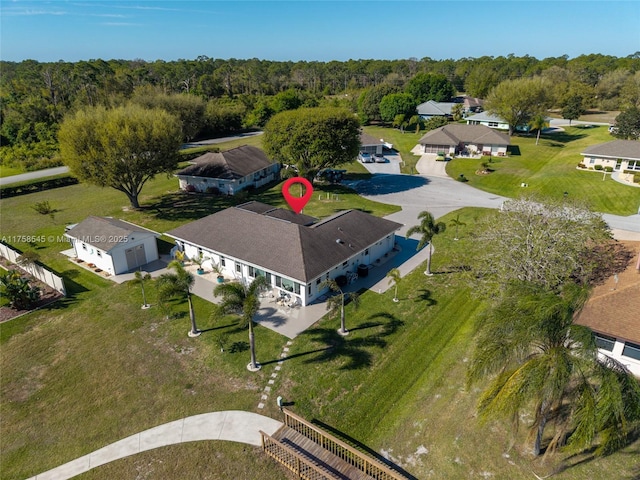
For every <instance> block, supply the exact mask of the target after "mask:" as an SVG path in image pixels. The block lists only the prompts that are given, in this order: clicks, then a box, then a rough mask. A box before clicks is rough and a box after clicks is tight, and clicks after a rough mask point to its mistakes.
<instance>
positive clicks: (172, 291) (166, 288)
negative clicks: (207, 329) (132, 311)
mask: <svg viewBox="0 0 640 480" xmlns="http://www.w3.org/2000/svg"><path fill="white" fill-rule="evenodd" d="M168 268H171V269H173V270H175V273H164V274H162V275H160V277H158V300H159V301H160V303H163V302H165V301H166V300H168V299H169V298H172V297H176V296H180V297H183V298H186V299H187V302H188V303H189V320H191V330H190V331H189V336H190V337H197V336H198V335H200V334H201V333H202V332H201V331H200V330H198V327H197V326H196V315H195V312H194V310H193V302H192V301H191V288H193V283H194V282H195V279H194V277H193V274H192V273H190V272H188V271H187V270H185V268H184V267H183V266H182V264H181V263H180V261H178V260H173V261H171V262H170V263H169V265H168Z"/></svg>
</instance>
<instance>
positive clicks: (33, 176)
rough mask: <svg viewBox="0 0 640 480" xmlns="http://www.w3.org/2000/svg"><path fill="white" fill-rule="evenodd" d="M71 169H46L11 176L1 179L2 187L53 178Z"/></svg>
mask: <svg viewBox="0 0 640 480" xmlns="http://www.w3.org/2000/svg"><path fill="white" fill-rule="evenodd" d="M68 171H69V167H54V168H45V169H44V170H38V171H35V172H28V173H21V174H20V175H11V176H9V177H2V178H0V185H10V184H12V183H19V182H26V181H28V180H37V179H38V178H46V177H53V176H54V175H61V174H63V173H67V172H68Z"/></svg>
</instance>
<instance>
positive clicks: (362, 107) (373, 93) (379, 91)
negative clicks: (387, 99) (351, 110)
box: [358, 83, 398, 123]
mask: <svg viewBox="0 0 640 480" xmlns="http://www.w3.org/2000/svg"><path fill="white" fill-rule="evenodd" d="M397 92H398V89H397V88H396V87H394V86H392V85H388V84H386V83H381V84H380V85H376V86H375V87H371V88H367V89H365V90H364V91H363V92H362V93H361V94H360V96H359V97H358V114H359V115H360V117H361V119H363V120H364V122H363V123H368V122H370V121H372V120H382V117H381V116H380V102H381V101H382V99H383V98H384V96H385V95H389V94H391V93H397Z"/></svg>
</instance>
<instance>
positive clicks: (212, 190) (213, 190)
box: [206, 187, 220, 195]
mask: <svg viewBox="0 0 640 480" xmlns="http://www.w3.org/2000/svg"><path fill="white" fill-rule="evenodd" d="M206 192H207V193H211V194H214V195H218V194H219V193H220V190H219V189H218V187H207V190H206Z"/></svg>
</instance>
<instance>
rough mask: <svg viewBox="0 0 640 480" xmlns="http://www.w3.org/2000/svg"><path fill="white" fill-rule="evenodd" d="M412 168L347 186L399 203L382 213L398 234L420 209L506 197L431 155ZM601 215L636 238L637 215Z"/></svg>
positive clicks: (491, 204) (494, 203)
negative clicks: (454, 174)
mask: <svg viewBox="0 0 640 480" xmlns="http://www.w3.org/2000/svg"><path fill="white" fill-rule="evenodd" d="M416 169H417V170H418V172H419V173H420V175H393V174H391V175H384V174H377V175H374V176H373V177H372V178H371V179H370V180H367V181H357V182H351V183H350V186H352V187H353V188H355V190H356V191H357V192H358V193H359V194H360V195H362V196H364V197H365V198H369V199H371V200H375V201H378V202H382V203H388V204H392V205H399V206H401V207H402V211H400V212H397V213H394V214H392V215H389V216H388V217H386V218H389V219H390V220H394V221H396V222H399V223H403V224H404V225H405V227H404V228H403V229H401V230H400V234H401V235H402V234H404V232H405V231H406V229H407V228H409V227H411V226H412V225H416V224H417V223H418V214H419V213H420V212H421V211H423V210H428V211H430V212H431V213H432V214H433V215H434V216H435V217H436V218H439V217H441V216H443V215H446V214H447V213H450V212H453V211H455V210H458V209H459V208H463V207H485V208H500V205H502V202H504V201H505V200H507V197H502V196H500V195H495V194H492V193H487V192H484V191H482V190H478V189H476V188H473V187H470V186H469V185H466V184H464V183H461V182H458V181H456V180H454V179H452V178H450V177H448V176H447V174H446V172H445V162H436V161H435V157H434V156H432V155H424V156H422V157H421V159H420V161H419V162H418V164H417V166H416ZM630 188H632V187H630ZM603 217H604V219H605V221H606V222H607V224H608V225H609V226H610V227H611V228H612V229H613V233H614V235H615V238H617V239H619V240H640V215H630V216H628V217H623V216H618V215H609V214H605V215H603Z"/></svg>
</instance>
